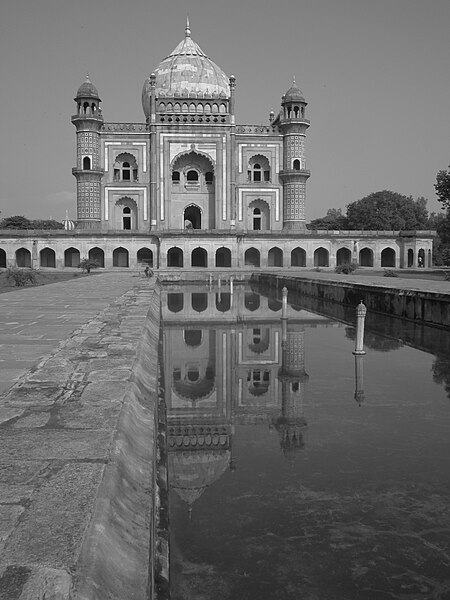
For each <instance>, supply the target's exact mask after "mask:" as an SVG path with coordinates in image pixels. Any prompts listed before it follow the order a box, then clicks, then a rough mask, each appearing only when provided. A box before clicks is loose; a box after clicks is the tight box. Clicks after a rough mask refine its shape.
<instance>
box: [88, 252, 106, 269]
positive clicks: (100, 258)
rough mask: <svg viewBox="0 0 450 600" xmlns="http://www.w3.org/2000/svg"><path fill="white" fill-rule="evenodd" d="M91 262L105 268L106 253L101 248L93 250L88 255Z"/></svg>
mask: <svg viewBox="0 0 450 600" xmlns="http://www.w3.org/2000/svg"><path fill="white" fill-rule="evenodd" d="M88 258H89V260H90V262H93V263H95V264H96V265H97V266H98V267H101V268H104V266H105V253H104V252H103V250H102V249H101V248H98V247H95V248H91V249H90V250H89V253H88Z"/></svg>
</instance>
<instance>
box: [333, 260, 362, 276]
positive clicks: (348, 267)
mask: <svg viewBox="0 0 450 600" xmlns="http://www.w3.org/2000/svg"><path fill="white" fill-rule="evenodd" d="M357 267H358V265H357V264H356V263H354V262H352V263H348V262H347V263H342V264H340V265H337V266H336V267H335V269H334V270H335V271H336V273H345V274H346V275H348V274H349V273H353V271H356V269H357Z"/></svg>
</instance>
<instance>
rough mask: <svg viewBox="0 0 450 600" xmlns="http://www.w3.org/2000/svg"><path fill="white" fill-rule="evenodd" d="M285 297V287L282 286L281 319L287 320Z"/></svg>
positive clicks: (286, 293)
mask: <svg viewBox="0 0 450 600" xmlns="http://www.w3.org/2000/svg"><path fill="white" fill-rule="evenodd" d="M287 296H288V290H287V287H286V286H284V288H283V289H282V290H281V297H282V304H281V318H282V319H287Z"/></svg>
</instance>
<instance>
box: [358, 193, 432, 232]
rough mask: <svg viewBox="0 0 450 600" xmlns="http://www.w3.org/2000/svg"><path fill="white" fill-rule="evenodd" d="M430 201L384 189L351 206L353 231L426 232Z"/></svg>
mask: <svg viewBox="0 0 450 600" xmlns="http://www.w3.org/2000/svg"><path fill="white" fill-rule="evenodd" d="M426 202H427V201H426V199H425V198H418V199H417V200H413V198H412V197H411V196H409V197H408V196H403V195H402V194H398V193H396V192H391V191H389V190H383V191H381V192H374V193H373V194H369V195H368V196H366V197H365V198H361V200H357V201H355V202H351V203H350V204H349V205H348V206H347V219H348V228H349V229H365V230H372V231H382V230H385V231H386V230H403V231H405V230H413V229H425V228H426V227H427V222H428V211H427V209H426Z"/></svg>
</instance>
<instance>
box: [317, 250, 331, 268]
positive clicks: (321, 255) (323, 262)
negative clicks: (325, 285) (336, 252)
mask: <svg viewBox="0 0 450 600" xmlns="http://www.w3.org/2000/svg"><path fill="white" fill-rule="evenodd" d="M328 265H329V253H328V250H327V249H326V248H317V250H315V252H314V266H315V267H328Z"/></svg>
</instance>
